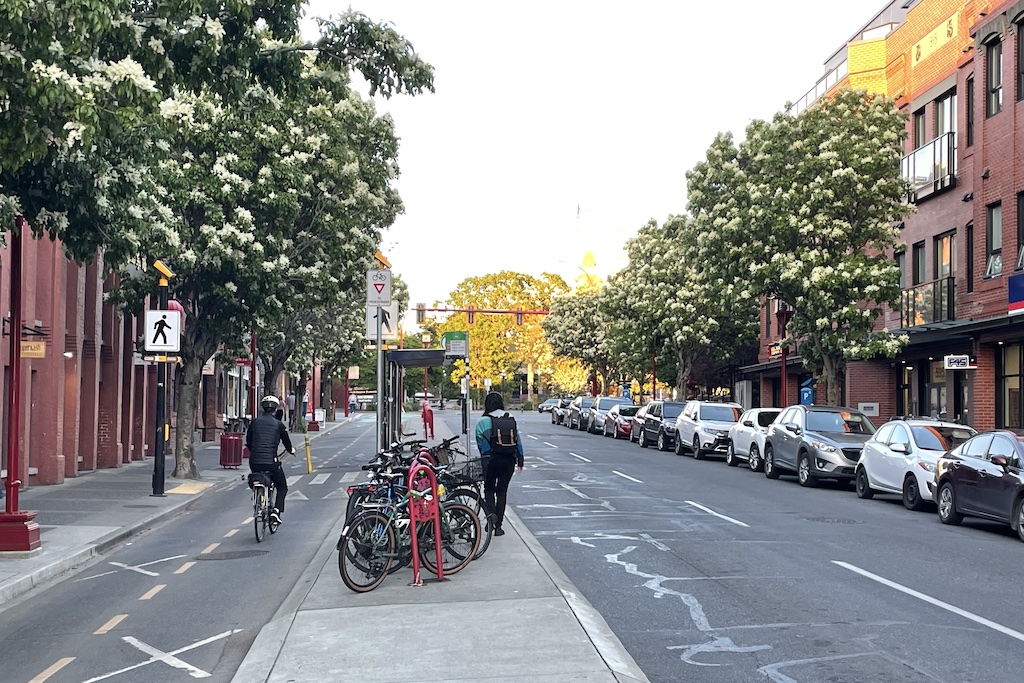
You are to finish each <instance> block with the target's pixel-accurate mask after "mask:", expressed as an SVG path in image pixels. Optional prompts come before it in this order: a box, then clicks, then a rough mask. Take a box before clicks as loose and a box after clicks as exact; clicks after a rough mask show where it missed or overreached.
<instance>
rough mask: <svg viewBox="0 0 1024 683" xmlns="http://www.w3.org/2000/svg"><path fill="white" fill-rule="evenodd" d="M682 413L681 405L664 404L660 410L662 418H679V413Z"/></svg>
mask: <svg viewBox="0 0 1024 683" xmlns="http://www.w3.org/2000/svg"><path fill="white" fill-rule="evenodd" d="M681 412H683V405H682V404H681V403H666V404H665V407H664V408H663V409H662V415H661V416H662V417H668V418H672V417H679V413H681Z"/></svg>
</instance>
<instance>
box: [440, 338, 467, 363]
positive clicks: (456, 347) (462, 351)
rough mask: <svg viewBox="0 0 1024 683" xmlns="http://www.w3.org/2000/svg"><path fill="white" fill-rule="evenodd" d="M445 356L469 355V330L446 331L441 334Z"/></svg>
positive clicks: (459, 356)
mask: <svg viewBox="0 0 1024 683" xmlns="http://www.w3.org/2000/svg"><path fill="white" fill-rule="evenodd" d="M441 346H442V347H444V355H445V357H456V358H468V357H469V332H445V333H444V334H442V335H441Z"/></svg>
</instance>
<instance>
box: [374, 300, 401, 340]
mask: <svg viewBox="0 0 1024 683" xmlns="http://www.w3.org/2000/svg"><path fill="white" fill-rule="evenodd" d="M380 310H381V311H382V312H383V313H384V318H383V320H382V324H381V339H398V322H399V320H398V302H397V301H392V302H391V303H390V304H389V305H387V306H382V307H381V308H380ZM366 339H367V340H368V341H371V342H375V341H377V307H376V306H367V307H366Z"/></svg>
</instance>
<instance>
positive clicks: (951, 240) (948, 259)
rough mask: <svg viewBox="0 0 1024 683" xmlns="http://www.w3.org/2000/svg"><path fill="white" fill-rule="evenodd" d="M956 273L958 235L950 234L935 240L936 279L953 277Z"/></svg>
mask: <svg viewBox="0 0 1024 683" xmlns="http://www.w3.org/2000/svg"><path fill="white" fill-rule="evenodd" d="M955 272H956V234H954V233H952V232H950V233H947V234H945V235H939V236H938V237H936V238H935V279H936V280H942V279H945V278H947V277H953V273H955Z"/></svg>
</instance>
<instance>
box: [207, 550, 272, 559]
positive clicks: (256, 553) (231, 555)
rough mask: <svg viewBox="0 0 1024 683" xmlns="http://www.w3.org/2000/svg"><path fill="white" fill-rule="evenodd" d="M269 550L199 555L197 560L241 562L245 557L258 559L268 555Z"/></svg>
mask: <svg viewBox="0 0 1024 683" xmlns="http://www.w3.org/2000/svg"><path fill="white" fill-rule="evenodd" d="M269 552H270V551H269V550H228V551H225V552H223V553H207V554H205V555H199V556H198V557H196V559H197V560H240V559H242V558H243V557H258V556H259V555H266V554H267V553H269Z"/></svg>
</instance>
